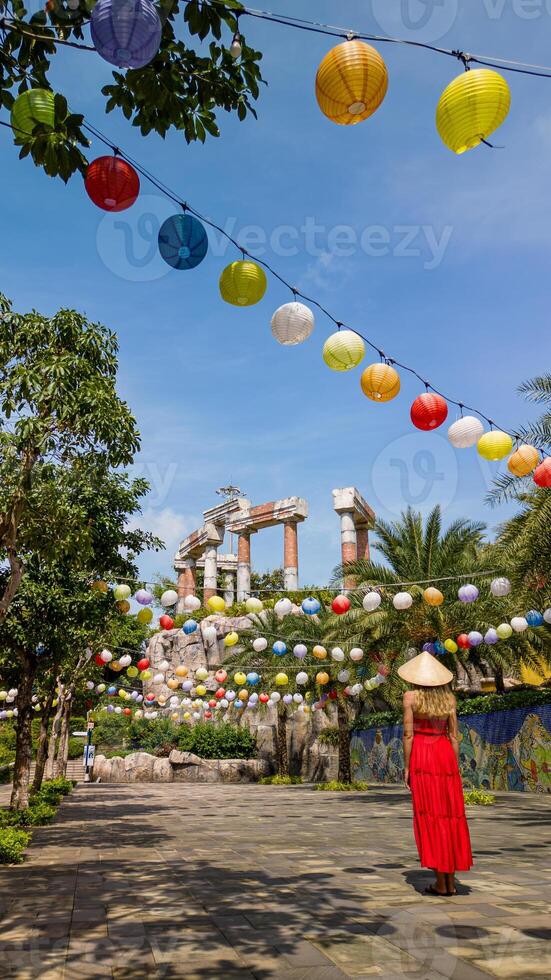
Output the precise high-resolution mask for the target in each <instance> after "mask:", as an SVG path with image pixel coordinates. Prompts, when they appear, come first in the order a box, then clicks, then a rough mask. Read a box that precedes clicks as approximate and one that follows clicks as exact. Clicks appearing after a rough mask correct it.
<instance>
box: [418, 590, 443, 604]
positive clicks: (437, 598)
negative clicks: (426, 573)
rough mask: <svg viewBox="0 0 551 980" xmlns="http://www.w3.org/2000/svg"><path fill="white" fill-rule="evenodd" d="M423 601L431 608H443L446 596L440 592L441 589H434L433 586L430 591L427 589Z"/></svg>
mask: <svg viewBox="0 0 551 980" xmlns="http://www.w3.org/2000/svg"><path fill="white" fill-rule="evenodd" d="M423 599H424V600H425V602H426V603H427V605H429V606H441V605H442V603H443V602H444V596H443V595H442V593H441V592H440V589H434V588H433V587H432V586H431V587H430V588H429V589H425V591H424V592H423Z"/></svg>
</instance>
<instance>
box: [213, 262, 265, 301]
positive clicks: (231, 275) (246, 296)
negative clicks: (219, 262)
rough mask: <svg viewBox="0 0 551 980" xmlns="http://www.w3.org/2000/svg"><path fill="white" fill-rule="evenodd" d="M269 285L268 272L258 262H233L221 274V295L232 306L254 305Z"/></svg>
mask: <svg viewBox="0 0 551 980" xmlns="http://www.w3.org/2000/svg"><path fill="white" fill-rule="evenodd" d="M267 286H268V282H267V279H266V273H265V272H264V269H262V268H261V267H260V266H259V265H257V264H256V262H247V261H246V260H243V261H239V262H232V263H231V264H230V265H227V266H226V268H225V269H224V271H223V273H222V275H221V276H220V295H221V297H222V299H223V300H225V302H226V303H231V305H232V306H254V305H255V303H259V302H260V300H261V299H262V297H263V296H264V293H265V292H266V289H267Z"/></svg>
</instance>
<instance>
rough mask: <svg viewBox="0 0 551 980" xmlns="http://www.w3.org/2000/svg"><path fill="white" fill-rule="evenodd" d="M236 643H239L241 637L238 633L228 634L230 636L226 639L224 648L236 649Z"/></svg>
mask: <svg viewBox="0 0 551 980" xmlns="http://www.w3.org/2000/svg"><path fill="white" fill-rule="evenodd" d="M236 643H239V636H238V634H237V633H235V632H231V633H228V635H227V636H225V637H224V646H225V647H234V646H235V644H236Z"/></svg>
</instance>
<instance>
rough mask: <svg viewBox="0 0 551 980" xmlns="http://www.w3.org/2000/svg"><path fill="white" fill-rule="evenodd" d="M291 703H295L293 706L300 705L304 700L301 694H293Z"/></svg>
mask: <svg viewBox="0 0 551 980" xmlns="http://www.w3.org/2000/svg"><path fill="white" fill-rule="evenodd" d="M293 701H294V702H295V704H302V702H303V701H304V698H303V696H302V694H300V693H299V692H298V691H297V693H296V694H293Z"/></svg>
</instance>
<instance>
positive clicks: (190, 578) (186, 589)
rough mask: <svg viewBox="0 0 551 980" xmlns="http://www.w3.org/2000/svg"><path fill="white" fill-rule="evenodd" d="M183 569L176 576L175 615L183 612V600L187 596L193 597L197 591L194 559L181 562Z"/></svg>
mask: <svg viewBox="0 0 551 980" xmlns="http://www.w3.org/2000/svg"><path fill="white" fill-rule="evenodd" d="M183 565H184V568H183V570H182V571H181V572H180V574H179V575H178V605H177V606H176V612H177V613H183V612H185V607H184V599H185V598H186V597H187V596H188V595H195V593H196V590H197V581H196V562H195V558H186V560H185V561H184V562H183Z"/></svg>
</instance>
